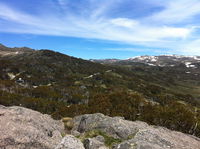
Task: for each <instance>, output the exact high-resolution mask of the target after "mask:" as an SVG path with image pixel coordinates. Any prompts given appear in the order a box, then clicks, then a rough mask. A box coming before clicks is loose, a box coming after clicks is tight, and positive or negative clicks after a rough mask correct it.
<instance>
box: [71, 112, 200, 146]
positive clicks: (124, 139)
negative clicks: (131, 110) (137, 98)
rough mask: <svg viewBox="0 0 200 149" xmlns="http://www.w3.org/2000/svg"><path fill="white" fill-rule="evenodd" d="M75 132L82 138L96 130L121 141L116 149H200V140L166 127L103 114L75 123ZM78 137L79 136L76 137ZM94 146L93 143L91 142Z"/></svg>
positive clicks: (78, 117)
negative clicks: (83, 135)
mask: <svg viewBox="0 0 200 149" xmlns="http://www.w3.org/2000/svg"><path fill="white" fill-rule="evenodd" d="M73 121H74V128H73V129H72V134H73V132H77V131H78V132H79V133H80V134H84V133H88V132H90V131H93V130H98V131H102V132H103V133H106V134H107V135H108V136H111V137H113V138H117V139H120V140H121V143H117V144H114V145H112V148H114V149H198V148H199V147H200V139H199V138H197V137H194V136H191V135H187V134H184V133H181V132H176V131H171V130H168V129H166V128H163V127H156V126H150V125H148V124H147V123H144V122H140V121H135V122H132V121H127V120H124V119H123V118H120V117H113V118H112V117H108V116H105V115H103V114H86V115H81V116H77V117H75V118H74V119H73ZM76 134H77V133H76ZM90 142H91V139H90Z"/></svg>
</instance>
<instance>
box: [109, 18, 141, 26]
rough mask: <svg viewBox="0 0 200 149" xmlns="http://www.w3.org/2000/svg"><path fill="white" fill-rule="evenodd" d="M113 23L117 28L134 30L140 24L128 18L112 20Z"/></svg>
mask: <svg viewBox="0 0 200 149" xmlns="http://www.w3.org/2000/svg"><path fill="white" fill-rule="evenodd" d="M111 23H112V24H114V25H117V26H122V27H127V28H133V27H135V26H136V25H138V24H139V23H138V21H136V20H132V19H127V18H116V19H111Z"/></svg>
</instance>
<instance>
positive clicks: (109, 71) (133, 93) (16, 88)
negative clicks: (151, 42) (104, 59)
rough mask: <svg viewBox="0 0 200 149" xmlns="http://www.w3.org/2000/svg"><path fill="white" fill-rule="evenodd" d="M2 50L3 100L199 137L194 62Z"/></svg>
mask: <svg viewBox="0 0 200 149" xmlns="http://www.w3.org/2000/svg"><path fill="white" fill-rule="evenodd" d="M2 51H4V54H1V57H0V104H2V105H19V106H24V107H28V108H31V109H34V110H37V111H40V112H43V113H47V114H51V115H52V116H53V117H54V118H56V119H59V118H61V117H63V116H76V115H80V114H85V113H97V112H101V113H104V114H106V115H110V116H123V117H125V118H126V119H129V120H143V121H146V122H148V123H150V124H154V125H162V126H165V127H167V128H170V129H174V130H179V131H182V132H185V133H190V134H194V135H197V136H200V115H199V109H200V101H199V93H200V90H199V87H200V80H199V75H195V74H198V73H199V69H198V67H197V68H193V67H186V66H185V65H183V64H177V65H176V66H174V67H171V66H163V67H160V66H149V65H146V64H144V63H141V62H132V61H130V60H128V61H115V62H112V64H99V63H95V62H91V61H86V60H82V59H78V58H74V57H70V56H67V55H64V54H61V53H58V52H54V51H50V50H32V49H29V48H8V47H5V46H2V45H1V46H0V52H2ZM16 52H17V53H16ZM10 53H12V54H10ZM186 71H187V72H188V71H190V72H191V73H186ZM177 117H178V118H177ZM180 123H181V124H180Z"/></svg>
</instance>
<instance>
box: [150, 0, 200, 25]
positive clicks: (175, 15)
mask: <svg viewBox="0 0 200 149" xmlns="http://www.w3.org/2000/svg"><path fill="white" fill-rule="evenodd" d="M165 7H166V8H165V9H164V10H163V11H161V12H160V13H156V14H155V15H153V16H151V17H150V18H151V19H153V20H155V21H161V22H165V23H179V22H183V21H188V20H190V19H192V17H194V16H195V15H198V14H199V13H200V1H199V0H168V1H167V3H166V6H165Z"/></svg>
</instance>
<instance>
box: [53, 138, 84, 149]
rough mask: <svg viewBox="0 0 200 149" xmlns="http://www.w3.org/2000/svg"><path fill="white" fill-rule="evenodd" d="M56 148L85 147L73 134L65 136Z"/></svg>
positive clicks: (77, 148)
mask: <svg viewBox="0 0 200 149" xmlns="http://www.w3.org/2000/svg"><path fill="white" fill-rule="evenodd" d="M55 149H85V148H84V146H83V143H82V142H81V141H80V140H79V139H77V138H76V137H74V136H72V135H67V136H65V137H64V138H63V139H62V141H61V143H60V144H59V145H58V146H57V147H56V148H55Z"/></svg>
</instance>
